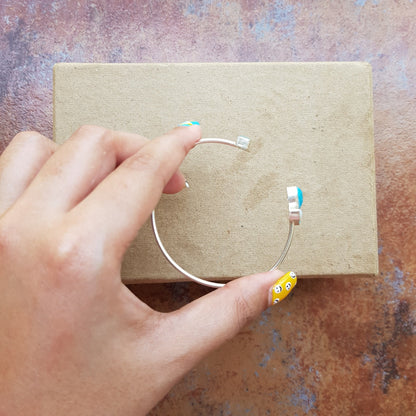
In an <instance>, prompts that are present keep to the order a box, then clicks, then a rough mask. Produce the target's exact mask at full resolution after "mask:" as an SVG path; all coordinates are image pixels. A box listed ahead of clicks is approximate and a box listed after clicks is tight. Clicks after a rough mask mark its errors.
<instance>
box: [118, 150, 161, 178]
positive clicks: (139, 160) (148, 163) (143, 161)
mask: <svg viewBox="0 0 416 416" xmlns="http://www.w3.org/2000/svg"><path fill="white" fill-rule="evenodd" d="M124 165H125V167H127V168H129V169H133V170H136V171H139V172H146V173H150V174H152V175H157V176H159V175H161V171H162V162H161V161H160V160H159V159H158V158H157V157H156V156H154V155H153V154H151V153H148V152H138V153H136V154H135V155H133V156H131V157H130V158H129V159H127V160H126V161H125V162H124Z"/></svg>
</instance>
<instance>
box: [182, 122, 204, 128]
mask: <svg viewBox="0 0 416 416" xmlns="http://www.w3.org/2000/svg"><path fill="white" fill-rule="evenodd" d="M199 125H200V124H199V123H198V122H197V121H184V122H183V123H181V124H179V126H180V127H187V126H199Z"/></svg>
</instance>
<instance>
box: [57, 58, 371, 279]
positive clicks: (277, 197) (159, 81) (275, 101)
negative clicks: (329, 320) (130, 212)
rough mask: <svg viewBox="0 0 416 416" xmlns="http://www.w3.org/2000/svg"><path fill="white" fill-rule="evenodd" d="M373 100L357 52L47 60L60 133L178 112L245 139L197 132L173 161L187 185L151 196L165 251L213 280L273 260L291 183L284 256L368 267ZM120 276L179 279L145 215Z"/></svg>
mask: <svg viewBox="0 0 416 416" xmlns="http://www.w3.org/2000/svg"><path fill="white" fill-rule="evenodd" d="M372 106H373V103H372V78H371V67H370V66H369V65H368V64H366V63H329V62H328V63H201V64H57V65H56V66H55V68H54V137H55V140H56V142H58V143H62V142H63V141H65V140H66V139H67V138H68V137H69V136H70V135H71V134H72V132H73V131H75V130H76V129H77V128H78V127H79V126H80V125H83V124H97V125H101V126H105V127H108V128H111V129H116V130H123V131H129V132H134V133H139V134H141V135H144V136H146V137H148V138H153V137H156V136H158V135H160V134H162V133H164V132H165V131H168V130H170V129H171V128H172V127H174V126H176V125H178V124H179V123H180V122H183V121H185V120H198V121H199V122H200V123H201V126H202V130H203V137H221V138H225V139H230V140H235V139H236V138H237V136H238V135H243V136H246V137H249V138H250V139H251V144H250V149H249V152H244V151H242V150H239V149H235V148H231V147H228V146H224V145H219V144H204V145H201V146H197V147H196V148H195V149H193V150H192V151H191V152H190V154H189V156H188V157H187V159H186V161H185V162H184V164H183V166H182V171H183V173H184V174H185V176H186V178H187V179H188V181H189V183H190V188H189V189H185V190H183V191H181V192H180V193H179V194H177V195H174V196H172V195H165V196H163V197H162V199H161V202H160V203H159V205H158V207H157V219H158V227H159V231H160V235H161V238H162V240H163V242H164V244H165V246H166V248H167V250H168V251H169V253H170V254H171V256H172V257H173V258H174V259H175V260H176V261H177V262H178V263H179V264H180V265H181V266H182V267H183V268H185V269H186V270H188V271H189V272H191V273H193V274H195V275H197V276H199V277H203V278H215V279H218V280H227V279H230V278H233V277H238V276H241V275H247V274H251V273H254V272H259V271H265V270H267V269H269V268H270V267H271V266H272V265H273V263H274V262H275V260H276V259H277V258H278V257H279V255H280V252H281V250H282V248H283V246H284V243H285V241H286V237H287V232H288V204H287V200H286V186H292V185H294V186H299V187H300V188H301V189H302V190H303V193H304V205H303V207H302V208H303V220H302V222H301V225H299V226H297V227H296V229H295V235H294V240H293V244H292V247H291V249H290V251H289V254H288V256H287V258H286V260H285V262H284V263H283V264H282V266H281V269H283V270H285V271H286V270H295V271H297V272H298V274H299V275H301V276H309V277H313V276H328V275H331V276H342V275H354V276H355V275H375V274H377V273H378V256H377V221H376V199H375V167H374V142H373V108H372ZM126 197H128V196H126ZM120 215H123V213H122V212H120ZM122 277H123V280H124V281H126V282H133V281H140V282H158V281H178V280H183V279H184V278H183V276H182V275H181V274H180V273H178V272H177V271H176V270H175V269H173V268H172V266H171V265H170V264H169V263H168V262H167V261H166V259H165V258H164V257H163V255H162V254H161V252H160V250H159V248H158V246H157V245H156V242H155V238H154V236H153V233H152V230H151V226H150V222H148V223H147V224H146V225H145V226H144V227H143V228H142V229H141V230H140V232H139V234H138V235H137V238H136V240H135V241H134V242H133V243H132V245H131V247H130V249H129V250H128V252H127V254H126V256H125V259H124V264H123V268H122Z"/></svg>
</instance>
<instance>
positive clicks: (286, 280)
mask: <svg viewBox="0 0 416 416" xmlns="http://www.w3.org/2000/svg"><path fill="white" fill-rule="evenodd" d="M297 281H298V278H297V276H296V273H294V272H288V273H286V274H285V275H284V276H282V277H281V278H280V279H279V280H278V281H277V282H276V283H275V284H274V285H273V286H272V287H271V289H270V294H271V296H270V298H271V302H270V303H271V304H272V305H275V304H276V303H279V302H281V301H282V300H283V299H284V298H285V297H286V296H287V295H288V294H289V293H290V292H291V291H292V289H293V288H294V287H295V286H296V283H297Z"/></svg>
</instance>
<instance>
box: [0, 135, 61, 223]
mask: <svg viewBox="0 0 416 416" xmlns="http://www.w3.org/2000/svg"><path fill="white" fill-rule="evenodd" d="M56 148H57V145H56V144H55V143H53V142H52V141H51V140H49V139H47V138H46V137H45V136H42V135H41V134H39V133H37V132H34V131H26V132H22V133H19V134H18V135H17V136H15V137H14V138H13V140H12V141H11V142H10V144H9V146H8V147H7V148H6V150H5V151H4V152H3V154H2V155H1V157H0V215H2V214H3V213H4V212H6V211H7V210H8V209H9V208H10V207H11V206H12V205H13V204H14V203H15V202H16V201H17V199H18V198H19V197H20V196H21V195H22V194H23V192H24V191H25V189H26V188H27V187H28V186H29V184H30V183H31V182H32V180H33V178H34V177H35V176H36V175H37V174H38V172H39V171H40V169H41V168H42V166H43V165H44V164H45V162H46V161H47V160H48V159H49V158H50V157H51V156H52V155H53V153H54V152H55V150H56Z"/></svg>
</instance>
